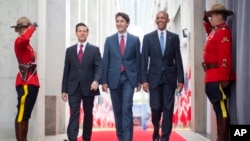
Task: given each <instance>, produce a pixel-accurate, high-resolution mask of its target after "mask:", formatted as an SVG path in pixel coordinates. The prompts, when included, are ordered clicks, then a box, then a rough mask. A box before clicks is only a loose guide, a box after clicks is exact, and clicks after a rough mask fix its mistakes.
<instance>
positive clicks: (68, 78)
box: [61, 23, 102, 141]
mask: <svg viewBox="0 0 250 141" xmlns="http://www.w3.org/2000/svg"><path fill="white" fill-rule="evenodd" d="M88 33H89V30H88V27H87V26H86V25H85V24H84V23H78V24H77V25H76V36H77V38H78V43H77V44H75V45H72V46H71V47H69V48H67V50H66V56H65V64H64V72H63V79H62V95H61V96H62V99H63V101H65V102H67V100H68V102H69V107H70V119H69V124H68V128H67V135H68V138H69V140H70V141H76V140H77V135H78V130H79V115H80V106H81V105H80V104H81V102H82V107H83V111H84V122H83V133H82V138H83V140H84V141H90V140H91V133H92V123H93V115H92V109H93V104H94V97H95V96H96V95H99V94H100V92H99V89H98V85H99V81H100V79H101V74H102V58H101V54H100V51H99V48H98V47H96V46H94V45H91V44H89V43H88V42H87V36H88Z"/></svg>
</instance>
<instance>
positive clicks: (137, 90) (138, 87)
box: [136, 84, 141, 92]
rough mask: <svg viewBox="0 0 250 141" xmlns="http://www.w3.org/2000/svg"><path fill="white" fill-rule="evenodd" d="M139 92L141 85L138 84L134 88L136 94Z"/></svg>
mask: <svg viewBox="0 0 250 141" xmlns="http://www.w3.org/2000/svg"><path fill="white" fill-rule="evenodd" d="M140 90H141V84H138V86H137V87H136V92H139V91H140Z"/></svg>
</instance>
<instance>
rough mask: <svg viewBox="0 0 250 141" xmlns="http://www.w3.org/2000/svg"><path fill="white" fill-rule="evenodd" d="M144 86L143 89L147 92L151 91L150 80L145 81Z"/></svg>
mask: <svg viewBox="0 0 250 141" xmlns="http://www.w3.org/2000/svg"><path fill="white" fill-rule="evenodd" d="M142 88H143V90H144V91H145V92H147V93H148V92H149V83H148V82H144V83H143V84H142Z"/></svg>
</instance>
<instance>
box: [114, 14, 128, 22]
mask: <svg viewBox="0 0 250 141" xmlns="http://www.w3.org/2000/svg"><path fill="white" fill-rule="evenodd" d="M119 16H121V17H122V18H123V19H125V21H126V22H127V23H129V22H130V19H129V16H128V14H126V13H123V12H118V13H117V14H116V15H115V19H116V18H117V17H119Z"/></svg>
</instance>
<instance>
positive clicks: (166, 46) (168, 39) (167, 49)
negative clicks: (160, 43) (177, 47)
mask: <svg viewBox="0 0 250 141" xmlns="http://www.w3.org/2000/svg"><path fill="white" fill-rule="evenodd" d="M171 40H172V36H171V33H170V32H169V31H167V37H166V45H165V51H164V55H165V54H168V52H169V50H170V48H171V47H170V42H171Z"/></svg>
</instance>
